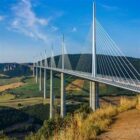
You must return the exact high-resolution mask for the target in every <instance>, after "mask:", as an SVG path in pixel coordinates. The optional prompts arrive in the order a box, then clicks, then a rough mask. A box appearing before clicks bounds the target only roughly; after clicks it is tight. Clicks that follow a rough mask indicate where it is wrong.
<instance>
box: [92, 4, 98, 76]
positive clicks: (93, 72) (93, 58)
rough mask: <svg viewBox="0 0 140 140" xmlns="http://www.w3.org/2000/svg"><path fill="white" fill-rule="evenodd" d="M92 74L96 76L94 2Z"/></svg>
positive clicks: (94, 7)
mask: <svg viewBox="0 0 140 140" xmlns="http://www.w3.org/2000/svg"><path fill="white" fill-rule="evenodd" d="M92 20H93V21H92V76H93V77H96V72H97V65H96V6H95V2H93V19H92Z"/></svg>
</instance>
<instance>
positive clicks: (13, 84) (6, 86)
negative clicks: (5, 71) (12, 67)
mask: <svg viewBox="0 0 140 140" xmlns="http://www.w3.org/2000/svg"><path fill="white" fill-rule="evenodd" d="M23 84H24V83H22V82H17V83H12V84H8V85H3V86H0V92H2V91H5V90H8V89H14V88H17V87H20V86H22V85H23Z"/></svg>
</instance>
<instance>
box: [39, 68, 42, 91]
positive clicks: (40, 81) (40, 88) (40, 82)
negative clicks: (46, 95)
mask: <svg viewBox="0 0 140 140" xmlns="http://www.w3.org/2000/svg"><path fill="white" fill-rule="evenodd" d="M41 90H42V69H41V67H40V79H39V91H41Z"/></svg>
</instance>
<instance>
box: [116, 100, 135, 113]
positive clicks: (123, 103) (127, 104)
mask: <svg viewBox="0 0 140 140" xmlns="http://www.w3.org/2000/svg"><path fill="white" fill-rule="evenodd" d="M136 104H137V98H134V99H128V98H126V97H122V98H121V99H120V106H119V107H118V111H119V112H123V111H126V110H129V109H132V108H135V107H136Z"/></svg>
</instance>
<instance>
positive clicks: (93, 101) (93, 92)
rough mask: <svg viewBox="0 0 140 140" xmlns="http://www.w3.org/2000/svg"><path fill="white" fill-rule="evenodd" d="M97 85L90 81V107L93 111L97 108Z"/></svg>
mask: <svg viewBox="0 0 140 140" xmlns="http://www.w3.org/2000/svg"><path fill="white" fill-rule="evenodd" d="M98 96H99V83H97V82H91V81H90V107H91V108H92V110H93V111H95V110H96V109H97V108H98V107H99V97H98Z"/></svg>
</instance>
